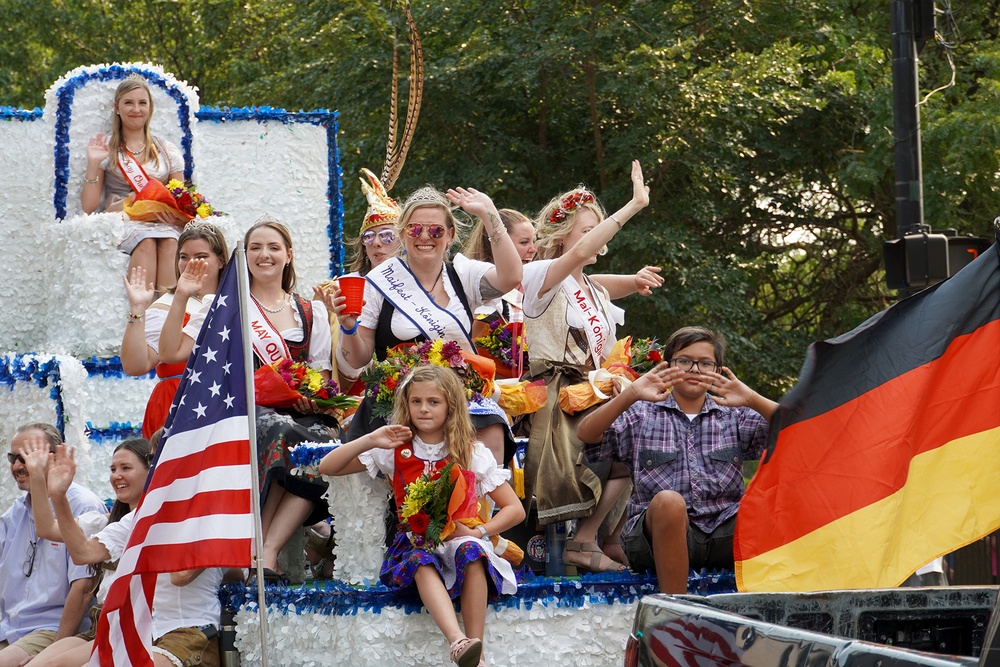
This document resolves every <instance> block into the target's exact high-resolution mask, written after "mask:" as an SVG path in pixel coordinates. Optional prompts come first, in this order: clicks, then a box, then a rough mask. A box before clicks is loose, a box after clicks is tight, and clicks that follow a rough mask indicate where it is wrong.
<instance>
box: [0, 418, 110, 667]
mask: <svg viewBox="0 0 1000 667" xmlns="http://www.w3.org/2000/svg"><path fill="white" fill-rule="evenodd" d="M29 442H37V443H40V446H41V447H44V446H45V445H48V447H49V450H50V451H53V450H54V449H55V447H56V446H57V445H59V444H61V443H62V437H61V436H60V435H59V431H57V430H56V429H55V427H53V426H51V425H50V424H25V425H24V426H21V427H19V428H18V429H17V433H16V434H15V435H14V437H13V438H12V439H11V442H10V451H9V452H8V453H7V460H8V462H9V463H10V472H11V475H12V476H13V477H14V481H15V482H16V483H17V488H18V489H19V490H20V491H24V492H25V493H24V495H23V496H21V497H20V498H18V499H17V500H15V501H14V503H13V505H11V507H10V509H8V510H7V511H6V512H5V513H4V514H3V516H0V667H17V665H21V664H23V663H24V662H25V661H27V660H28V659H29V658H31V657H34V656H35V655H37V654H38V653H40V652H41V651H42V649H44V648H45V647H46V646H48V645H49V644H51V643H52V642H54V641H55V640H57V639H62V638H63V637H71V636H73V635H75V634H76V633H77V632H78V631H79V628H80V623H81V622H82V621H83V617H84V614H85V613H86V612H87V608H88V607H89V606H90V603H91V600H92V596H91V594H90V590H91V588H92V584H91V577H92V576H93V573H92V572H91V570H90V567H89V566H87V565H75V564H74V563H73V562H72V560H70V557H69V555H68V554H67V552H66V547H65V546H64V545H63V544H61V543H57V542H50V541H49V540H46V539H41V538H39V537H38V534H37V532H36V530H35V520H34V517H33V515H32V507H31V498H30V495H29V493H28V489H29V479H30V478H29V474H28V467H27V466H26V465H25V462H24V457H23V456H22V453H23V451H24V447H25V445H26V444H28V443H29ZM74 487H75V488H73V489H71V491H72V495H71V504H72V507H73V513H74V516H80V515H81V514H84V513H86V512H100V513H103V514H107V509H106V508H105V506H104V503H102V502H101V500H100V499H99V498H98V497H97V496H96V495H94V494H93V493H91V492H90V491H88V490H87V489H85V488H84V487H82V486H79V485H74ZM46 509H47V511H49V512H51V511H52V510H51V508H46Z"/></svg>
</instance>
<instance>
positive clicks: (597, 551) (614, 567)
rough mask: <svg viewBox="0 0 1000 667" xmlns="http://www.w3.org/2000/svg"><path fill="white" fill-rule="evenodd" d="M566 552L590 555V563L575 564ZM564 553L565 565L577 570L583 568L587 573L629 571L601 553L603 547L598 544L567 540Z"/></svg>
mask: <svg viewBox="0 0 1000 667" xmlns="http://www.w3.org/2000/svg"><path fill="white" fill-rule="evenodd" d="M566 551H578V552H580V553H589V554H590V563H588V564H585V565H584V564H580V563H574V562H572V561H570V560H568V559H567V558H566V555H565V552H566ZM563 552H564V553H563V565H573V566H575V567H577V568H582V569H584V570H586V571H587V572H594V573H597V572H624V571H626V570H627V569H628V568H627V567H625V566H624V565H622V564H621V563H619V562H618V561H616V560H614V559H613V558H611V557H610V556H608V555H607V554H605V553H604V552H603V551H601V547H599V546H597V542H577V541H576V540H566V544H565V545H563Z"/></svg>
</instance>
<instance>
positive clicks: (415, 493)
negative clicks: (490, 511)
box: [399, 461, 479, 550]
mask: <svg viewBox="0 0 1000 667" xmlns="http://www.w3.org/2000/svg"><path fill="white" fill-rule="evenodd" d="M478 510H479V498H478V497H477V496H476V477H475V475H474V474H473V473H471V472H469V471H468V470H462V469H461V468H460V467H458V466H457V465H455V462H454V461H450V462H449V463H448V464H447V465H445V467H443V468H442V469H441V470H440V471H438V472H435V473H431V474H428V473H424V474H423V475H421V476H420V477H419V478H418V479H416V480H414V481H412V482H410V483H409V484H407V485H406V495H405V497H404V498H403V504H402V506H401V508H400V512H399V516H400V520H401V521H403V522H405V523H406V524H407V525H408V526H409V528H410V530H409V537H410V544H412V545H413V546H415V547H417V548H418V549H427V550H431V549H434V548H435V547H437V546H439V545H440V544H441V543H442V542H444V541H445V540H446V539H448V536H449V535H451V534H452V533H453V532H454V531H455V522H456V521H458V520H461V519H471V518H473V517H475V516H476V515H477V512H478Z"/></svg>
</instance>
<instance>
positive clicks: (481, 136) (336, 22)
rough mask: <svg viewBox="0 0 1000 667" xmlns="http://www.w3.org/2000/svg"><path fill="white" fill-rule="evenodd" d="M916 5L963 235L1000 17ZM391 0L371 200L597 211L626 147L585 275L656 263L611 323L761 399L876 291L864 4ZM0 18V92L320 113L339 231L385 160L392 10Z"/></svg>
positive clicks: (880, 188) (888, 230)
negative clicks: (724, 340)
mask: <svg viewBox="0 0 1000 667" xmlns="http://www.w3.org/2000/svg"><path fill="white" fill-rule="evenodd" d="M939 7H940V8H941V9H942V14H941V15H940V16H939V26H940V27H941V30H942V40H941V44H939V45H935V44H928V46H927V47H926V48H925V49H924V51H923V53H922V56H921V82H922V84H923V86H924V91H923V92H924V94H926V93H928V92H930V90H931V89H933V88H938V87H941V86H942V85H943V84H945V83H947V82H948V81H949V80H950V79H951V75H952V68H953V67H954V73H955V84H954V85H953V86H951V87H947V88H945V89H943V90H940V91H938V92H935V93H934V94H932V95H930V96H929V97H928V98H927V99H926V100H925V101H924V103H923V104H922V105H921V107H920V109H921V116H922V125H923V166H924V177H925V183H924V192H925V210H926V217H927V222H928V223H929V224H931V225H933V226H935V227H954V228H956V229H958V230H959V231H960V232H962V233H975V234H978V235H987V234H988V233H989V229H990V221H991V220H992V219H993V217H994V216H995V215H996V214H997V212H998V209H1000V193H998V188H997V174H998V173H1000V164H998V160H1000V154H998V151H997V146H998V145H1000V136H998V135H1000V130H998V129H997V126H996V123H995V118H994V116H995V109H996V108H997V106H998V95H1000V43H998V31H1000V22H998V19H997V13H996V11H994V9H995V8H992V6H991V5H990V3H983V2H978V1H973V2H972V3H971V4H970V3H966V4H965V5H963V7H962V8H961V12H960V13H959V12H955V14H954V15H952V14H951V13H950V12H948V10H949V7H948V6H947V5H946V4H941V3H939ZM412 11H413V14H414V16H415V18H416V22H417V25H418V29H419V31H420V35H421V38H422V41H423V46H424V53H425V61H426V62H425V65H426V81H425V95H424V103H423V110H422V112H421V115H420V121H419V125H418V129H417V134H416V137H415V141H414V146H413V148H412V150H411V152H410V155H409V158H408V159H407V162H406V166H405V168H404V169H403V173H402V176H401V178H400V180H399V181H398V183H397V184H396V186H395V188H394V190H393V194H394V195H395V196H397V197H402V196H404V195H405V193H407V192H409V191H411V190H412V189H414V188H416V187H418V186H420V185H423V184H425V183H432V184H434V185H437V186H439V187H449V186H452V185H470V186H474V187H477V188H480V189H483V190H485V191H487V192H489V193H490V194H491V195H492V196H493V197H494V199H495V200H496V201H497V202H498V204H499V205H502V206H510V207H513V208H517V209H519V210H522V211H524V212H526V213H528V214H533V213H534V212H535V211H537V210H539V209H540V208H541V207H542V206H543V205H544V203H545V202H546V201H547V200H548V199H549V198H550V197H552V196H554V195H556V194H558V193H560V192H562V191H565V190H567V189H569V188H571V187H573V186H575V185H577V184H579V183H583V184H586V185H589V186H590V187H592V188H594V189H595V191H596V192H597V193H598V195H599V196H600V197H601V199H602V201H603V202H604V203H605V205H606V206H607V207H608V208H610V209H612V210H613V209H614V208H616V207H617V206H619V205H620V204H621V203H622V202H624V201H625V199H626V198H627V197H628V196H629V183H628V168H629V163H630V161H631V160H632V159H639V160H640V161H641V162H642V164H643V167H644V170H645V173H646V175H647V177H648V181H649V184H650V187H651V189H652V197H651V204H650V206H649V208H648V209H647V210H646V211H644V212H643V213H642V214H641V215H640V216H638V217H637V218H636V219H634V220H633V221H631V222H630V223H629V224H628V225H627V226H626V227H625V229H624V230H623V231H622V232H621V233H620V234H619V235H618V236H617V237H616V238H615V240H614V242H613V243H612V246H611V253H610V254H609V255H608V256H607V257H605V258H603V259H602V262H601V264H599V265H598V270H600V271H620V272H628V273H631V272H634V271H635V270H637V269H638V268H640V267H641V266H642V265H644V264H656V265H660V266H662V267H663V268H664V276H665V278H666V285H665V286H664V288H663V289H662V290H660V291H659V292H658V293H657V294H655V295H654V296H652V297H648V298H642V297H630V298H629V299H627V300H626V301H625V304H624V305H625V306H626V308H627V310H628V311H629V317H628V319H627V325H626V328H625V331H626V332H627V333H633V334H636V335H641V336H657V337H660V338H661V339H662V338H664V337H666V336H667V335H669V334H670V333H671V332H672V331H673V330H674V329H676V328H677V327H679V326H682V325H685V324H694V323H699V324H705V325H708V326H712V327H715V328H717V329H720V330H721V331H723V332H724V333H725V334H726V335H727V337H728V338H729V341H730V347H731V350H732V355H731V359H732V361H733V366H734V368H735V369H736V371H737V373H739V374H740V375H741V377H743V378H744V379H746V380H747V381H748V382H749V383H751V384H752V385H753V386H756V387H758V388H760V389H761V390H762V391H764V392H765V393H769V394H771V395H772V396H778V395H780V394H781V393H783V392H784V391H785V390H786V389H787V388H789V387H790V386H791V384H792V383H793V382H794V380H795V378H796V375H797V373H798V368H799V366H800V364H801V361H802V358H803V356H804V353H805V349H806V346H807V344H808V343H809V342H810V341H812V340H816V339H821V338H826V337H830V336H833V335H837V334H839V333H842V332H844V331H846V330H848V329H850V328H852V327H853V326H855V325H856V324H858V323H859V322H861V321H862V320H863V319H865V318H867V317H868V316H870V315H872V314H873V313H875V312H877V311H878V310H880V309H882V308H884V307H885V306H887V305H888V304H890V303H891V302H892V301H893V300H894V298H895V295H894V294H892V293H889V292H888V291H887V290H886V288H885V286H884V280H883V276H882V268H881V243H882V241H883V240H884V239H885V238H886V237H889V238H892V237H894V236H895V223H894V219H895V203H894V191H893V157H894V156H893V142H894V139H893V136H892V125H893V122H892V80H891V54H890V26H889V6H888V4H887V3H885V2H872V1H869V0H830V1H829V2H824V3H818V2H811V1H806V2H792V1H790V0H776V1H775V2H771V3H752V2H746V1H740V2H735V1H734V2H722V1H716V0H689V1H685V2H677V1H665V2H654V1H653V0H634V1H632V2H627V3H607V2H604V3H602V2H597V1H596V0H589V1H579V0H577V1H571V0H545V1H542V0H516V1H513V2H504V3H497V2H465V3H456V4H452V3H445V2H438V1H436V0H435V1H431V0H423V1H422V2H419V3H414V4H413V5H412ZM150 17H155V20H152V19H151V18H150ZM951 19H954V21H952V20H951ZM0 22H2V25H4V26H5V28H4V29H3V31H2V32H0V52H3V53H5V54H6V57H5V60H4V63H3V64H2V65H0V102H2V103H4V104H9V105H14V106H25V107H32V106H35V105H38V104H40V103H41V99H42V93H43V91H44V89H45V88H46V87H47V86H48V85H50V84H51V82H52V81H54V80H55V79H56V78H57V77H58V76H60V75H61V74H63V73H64V72H66V71H67V70H69V69H71V68H73V67H75V66H77V65H80V64H85V63H96V62H110V61H115V60H148V61H153V62H159V63H162V64H163V66H164V67H165V68H167V69H169V70H171V71H173V72H174V73H175V74H176V75H177V76H178V77H180V78H182V79H185V80H187V81H189V82H190V83H192V84H194V85H197V86H198V87H199V88H200V90H201V96H202V100H203V102H204V103H205V104H209V105H213V106H246V105H251V104H269V105H272V106H280V107H285V108H288V109H293V110H294V109H313V108H332V109H337V110H338V111H340V113H341V126H340V127H341V133H340V142H341V163H342V166H343V168H344V174H345V182H344V186H345V187H344V192H345V208H346V216H345V220H346V223H345V224H346V227H347V231H348V232H349V233H350V232H354V231H356V229H357V226H358V225H359V223H360V220H361V217H362V213H363V210H364V201H363V198H362V196H361V195H360V192H359V191H358V190H357V189H356V186H355V183H356V181H355V175H356V174H357V173H358V169H359V168H360V167H362V166H365V167H369V168H371V169H373V170H374V171H376V172H377V171H378V170H379V166H380V165H381V163H382V160H383V159H384V151H385V138H386V129H385V128H386V121H387V117H388V99H389V85H390V72H391V66H392V55H393V50H394V49H399V50H400V54H401V56H402V62H403V63H405V61H406V40H405V35H406V27H405V20H404V18H403V14H402V12H401V11H400V9H399V7H398V6H397V5H396V4H395V3H393V2H390V1H388V0H374V1H369V2H360V1H358V0H347V1H345V2H342V3H328V2H320V1H318V0H305V1H303V2H297V3H285V2H275V1H274V0H263V1H260V2H253V3H236V2H230V1H226V0H217V1H213V2H194V1H191V0H177V1H176V2H169V3H167V2H137V3H132V4H126V5H121V6H119V4H118V3H114V4H112V3H107V2H97V1H94V0H91V1H89V2H81V3H76V4H72V3H65V2H55V1H53V0H49V1H48V2H26V1H20V0H7V2H5V3H3V4H0ZM945 46H948V47H949V48H947V49H946V48H944V47H945ZM406 90H407V88H406V83H405V82H404V83H403V84H402V87H401V91H400V92H401V96H402V97H403V98H404V99H405V95H406ZM640 313H641V315H639V314H640Z"/></svg>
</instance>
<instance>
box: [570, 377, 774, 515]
mask: <svg viewBox="0 0 1000 667" xmlns="http://www.w3.org/2000/svg"><path fill="white" fill-rule="evenodd" d="M767 429H768V424H767V420H766V419H764V417H762V416H761V415H759V414H758V413H757V412H755V411H753V410H751V409H750V408H745V407H743V408H728V407H724V406H721V405H719V404H718V403H716V402H715V401H713V400H712V397H711V396H706V398H705V404H704V405H703V406H702V408H701V413H700V414H698V415H697V416H696V417H695V418H694V419H693V420H690V419H688V417H687V415H685V414H684V413H683V412H682V411H681V410H680V408H678V407H677V402H676V401H675V400H674V397H673V395H672V394H671V395H670V396H668V397H667V399H666V400H665V401H660V402H659V403H649V402H647V401H639V402H637V403H635V404H634V405H632V406H631V407H630V408H629V409H628V410H626V411H625V412H624V413H623V414H622V415H621V416H620V417H618V419H616V420H615V423H614V424H612V425H611V428H610V429H608V431H607V432H606V433H605V434H604V440H603V441H602V442H601V443H600V444H594V445H586V447H585V450H584V455H585V457H586V458H587V460H588V461H602V460H603V461H607V460H611V461H621V462H622V463H624V464H625V465H627V466H628V467H629V469H630V470H631V471H632V484H633V486H634V489H633V491H632V497H631V498H629V502H628V508H627V510H626V511H627V514H628V519H627V521H626V523H625V528H624V530H625V531H626V532H627V531H629V530H631V529H632V528H633V526H635V524H636V522H638V520H639V518H640V516H641V515H642V513H643V512H644V511H645V510H646V508H647V507H649V503H650V501H651V500H652V499H653V496H655V495H656V494H657V493H658V492H660V491H663V490H667V489H670V490H673V491H676V492H677V493H679V494H681V496H683V497H684V500H685V501H686V502H687V507H688V516H689V517H690V519H691V523H693V524H694V525H695V526H697V527H698V528H699V529H701V530H702V531H704V532H706V533H711V532H712V531H713V530H715V529H716V528H717V527H718V526H719V525H720V524H721V523H723V522H724V521H726V520H727V519H729V518H730V517H731V516H733V515H734V514H736V511H737V510H738V509H739V506H740V498H742V497H743V490H744V484H743V461H744V459H759V458H760V455H761V454H762V453H763V451H764V447H765V445H766V444H767Z"/></svg>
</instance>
